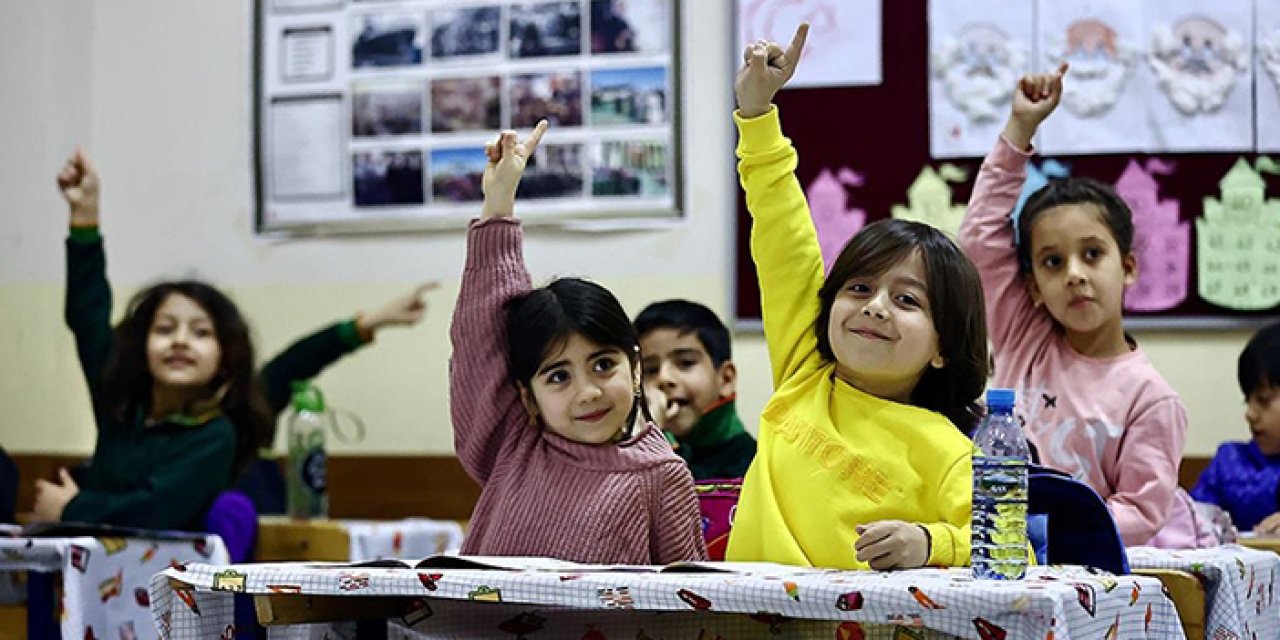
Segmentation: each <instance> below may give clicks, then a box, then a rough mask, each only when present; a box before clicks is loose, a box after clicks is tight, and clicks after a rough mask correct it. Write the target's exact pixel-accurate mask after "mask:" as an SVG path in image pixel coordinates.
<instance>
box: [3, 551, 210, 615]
mask: <svg viewBox="0 0 1280 640" xmlns="http://www.w3.org/2000/svg"><path fill="white" fill-rule="evenodd" d="M229 561H230V557H229V556H228V555H227V549H226V547H225V546H224V545H223V543H222V538H219V537H218V536H216V535H207V536H205V537H203V538H201V539H198V540H165V539H143V538H90V537H74V538H21V537H16V538H6V537H0V572H14V571H37V572H41V573H57V572H60V573H61V574H62V593H63V598H62V602H61V616H60V625H59V626H61V628H62V637H63V638H67V639H71V638H74V639H76V640H79V639H80V638H89V637H94V638H111V639H112V640H115V639H116V638H150V637H154V635H155V623H154V618H153V617H152V615H151V613H150V604H151V602H150V595H149V593H148V587H149V585H150V584H151V579H152V576H154V575H155V574H156V573H157V572H160V571H162V570H165V569H170V568H172V567H176V566H180V565H183V564H184V563H188V562H212V563H226V562H229ZM33 632H34V630H33ZM33 637H34V636H33Z"/></svg>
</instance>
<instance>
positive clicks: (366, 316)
mask: <svg viewBox="0 0 1280 640" xmlns="http://www.w3.org/2000/svg"><path fill="white" fill-rule="evenodd" d="M439 286H440V284H439V283H436V282H424V283H422V284H420V285H418V286H416V287H414V288H413V290H412V291H410V292H408V293H404V294H401V295H398V296H396V297H394V298H392V299H390V300H388V301H387V302H386V303H385V304H383V305H382V306H381V307H378V308H377V309H374V310H373V311H370V312H368V313H362V314H360V316H359V318H358V319H357V320H356V325H357V326H358V327H359V329H360V331H361V333H363V334H367V335H372V334H374V333H376V332H377V331H378V329H381V328H383V327H387V326H402V327H412V326H413V325H415V324H418V323H419V322H421V321H422V316H423V315H424V314H425V313H426V312H427V302H426V300H423V299H422V297H423V296H424V295H426V294H427V292H428V291H433V290H435V289H436V288H438V287H439Z"/></svg>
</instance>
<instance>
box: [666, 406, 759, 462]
mask: <svg viewBox="0 0 1280 640" xmlns="http://www.w3.org/2000/svg"><path fill="white" fill-rule="evenodd" d="M679 442H680V447H679V448H678V449H676V453H678V454H680V457H681V458H684V461H685V462H687V463H688V464H689V471H690V472H691V473H692V474H693V479H694V480H711V479H724V478H741V477H742V476H744V475H746V474H747V467H750V466H751V460H752V459H753V458H755V456H756V439H755V438H753V437H751V434H750V433H747V431H746V429H745V428H743V426H742V420H741V419H740V418H738V409H737V406H736V402H735V401H734V400H728V401H726V402H725V403H724V404H721V405H719V406H717V407H715V408H714V409H712V410H710V411H708V412H706V413H704V414H702V417H701V418H699V419H698V422H697V424H695V425H693V429H691V430H690V431H689V434H688V435H687V436H685V438H684V439H683V440H680V441H679Z"/></svg>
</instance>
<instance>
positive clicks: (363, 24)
mask: <svg viewBox="0 0 1280 640" xmlns="http://www.w3.org/2000/svg"><path fill="white" fill-rule="evenodd" d="M422 19H423V16H422V15H420V14H419V13H417V12H407V11H398V12H385V13H364V14H359V15H356V16H354V17H353V18H352V19H351V33H352V36H351V67H352V68H354V69H360V68H368V67H403V66H408V65H415V64H421V63H422V45H423V41H424V34H423V25H422Z"/></svg>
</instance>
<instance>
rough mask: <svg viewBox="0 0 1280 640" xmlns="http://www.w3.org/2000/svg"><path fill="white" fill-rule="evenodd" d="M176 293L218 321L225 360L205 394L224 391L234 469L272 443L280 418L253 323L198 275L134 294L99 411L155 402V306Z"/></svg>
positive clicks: (124, 414)
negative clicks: (263, 375)
mask: <svg viewBox="0 0 1280 640" xmlns="http://www.w3.org/2000/svg"><path fill="white" fill-rule="evenodd" d="M175 294H177V295H182V296H185V297H187V298H190V299H191V300H192V301H193V302H195V303H196V304H198V305H199V306H200V308H201V309H204V311H205V313H208V314H209V317H210V319H212V320H213V326H214V333H215V335H216V336H217V339H218V345H219V347H220V348H221V351H222V359H221V360H220V361H219V362H218V369H217V372H216V373H215V374H214V377H213V379H212V380H210V381H209V385H208V387H207V391H208V395H207V396H206V398H208V399H213V398H215V397H217V396H218V395H219V394H220V395H221V399H220V400H219V401H218V405H219V407H220V408H221V410H222V413H223V415H225V416H226V417H227V418H228V419H229V420H230V421H231V423H232V424H233V425H235V429H236V456H235V467H234V469H233V473H234V472H236V471H239V470H241V469H243V468H244V466H245V465H247V464H248V463H249V461H251V460H252V459H253V458H254V457H255V456H256V455H257V451H258V449H259V448H260V447H262V446H265V445H267V444H269V439H270V434H271V432H272V429H273V427H274V424H275V419H274V416H273V415H272V412H271V410H270V408H269V407H268V405H267V401H266V397H265V396H264V394H263V392H262V388H261V385H260V384H259V383H258V376H257V371H256V369H255V366H254V362H255V359H254V349H253V340H252V338H251V337H250V335H249V324H248V323H247V322H245V319H244V316H242V315H241V314H240V310H239V309H238V308H236V305H235V303H234V302H232V301H231V300H230V299H229V298H227V296H225V295H223V293H222V292H221V291H218V290H217V289H215V288H214V287H212V286H210V285H208V284H205V283H203V282H199V281H195V280H182V281H176V282H162V283H160V284H157V285H154V286H152V287H150V288H148V289H146V290H144V291H141V292H139V293H138V294H137V295H135V296H134V297H133V299H132V300H130V301H129V307H128V310H127V311H126V312H125V316H124V319H123V320H121V321H120V324H118V325H116V329H115V344H114V346H113V348H112V351H111V353H110V355H108V357H107V362H106V364H105V366H104V367H103V370H102V378H101V380H102V384H101V392H100V393H99V396H98V398H97V399H96V401H97V403H98V406H99V410H100V411H102V412H104V414H105V415H111V416H114V417H115V418H116V419H119V420H127V419H129V418H130V416H131V415H132V414H133V413H134V412H136V411H140V410H146V409H147V408H148V407H149V406H150V404H151V394H152V389H153V387H154V386H155V378H154V377H153V376H152V375H151V369H150V368H149V367H148V365H147V336H148V334H149V333H150V332H151V325H152V324H153V323H154V321H155V317H156V311H157V310H158V309H159V308H160V305H161V304H163V303H164V301H165V300H167V299H168V298H169V296H171V295H175Z"/></svg>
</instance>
